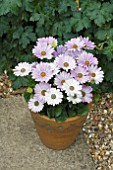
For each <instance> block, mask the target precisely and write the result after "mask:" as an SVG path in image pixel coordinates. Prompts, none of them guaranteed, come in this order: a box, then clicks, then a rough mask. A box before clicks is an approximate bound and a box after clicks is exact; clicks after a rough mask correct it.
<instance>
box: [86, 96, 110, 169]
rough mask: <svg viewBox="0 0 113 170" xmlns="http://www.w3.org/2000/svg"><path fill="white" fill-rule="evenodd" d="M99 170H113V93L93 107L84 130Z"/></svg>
mask: <svg viewBox="0 0 113 170" xmlns="http://www.w3.org/2000/svg"><path fill="white" fill-rule="evenodd" d="M83 131H84V134H85V137H86V139H87V143H88V145H89V151H90V153H91V155H92V158H93V160H94V162H95V166H96V169H97V170H113V93H106V94H103V95H102V96H101V98H100V100H99V102H98V103H94V104H93V105H92V109H91V111H90V112H89V114H88V116H87V120H86V123H85V124H84V128H83Z"/></svg>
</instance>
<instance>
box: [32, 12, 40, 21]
mask: <svg viewBox="0 0 113 170" xmlns="http://www.w3.org/2000/svg"><path fill="white" fill-rule="evenodd" d="M39 19H40V14H38V13H33V15H32V16H31V17H30V21H39Z"/></svg>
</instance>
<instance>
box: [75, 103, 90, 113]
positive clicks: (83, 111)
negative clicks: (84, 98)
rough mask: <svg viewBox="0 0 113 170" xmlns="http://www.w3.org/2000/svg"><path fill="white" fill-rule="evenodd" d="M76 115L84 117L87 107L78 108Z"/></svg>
mask: <svg viewBox="0 0 113 170" xmlns="http://www.w3.org/2000/svg"><path fill="white" fill-rule="evenodd" d="M77 112H78V113H77V115H80V116H85V115H87V113H88V105H82V104H81V105H80V107H79V108H78V110H77Z"/></svg>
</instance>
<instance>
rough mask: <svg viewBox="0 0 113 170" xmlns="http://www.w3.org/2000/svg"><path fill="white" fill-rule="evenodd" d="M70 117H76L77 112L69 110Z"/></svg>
mask: <svg viewBox="0 0 113 170" xmlns="http://www.w3.org/2000/svg"><path fill="white" fill-rule="evenodd" d="M68 115H69V117H72V116H75V115H76V112H75V111H74V110H73V109H69V110H68Z"/></svg>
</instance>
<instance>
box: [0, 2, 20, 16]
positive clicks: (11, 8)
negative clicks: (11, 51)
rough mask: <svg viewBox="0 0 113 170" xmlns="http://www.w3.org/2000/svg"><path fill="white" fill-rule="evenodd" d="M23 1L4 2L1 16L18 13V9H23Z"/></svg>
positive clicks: (0, 6)
mask: <svg viewBox="0 0 113 170" xmlns="http://www.w3.org/2000/svg"><path fill="white" fill-rule="evenodd" d="M21 5H22V3H21V0H16V1H15V0H3V1H2V2H1V3H0V15H5V14H7V13H8V12H12V13H14V14H15V13H17V9H18V7H21Z"/></svg>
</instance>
